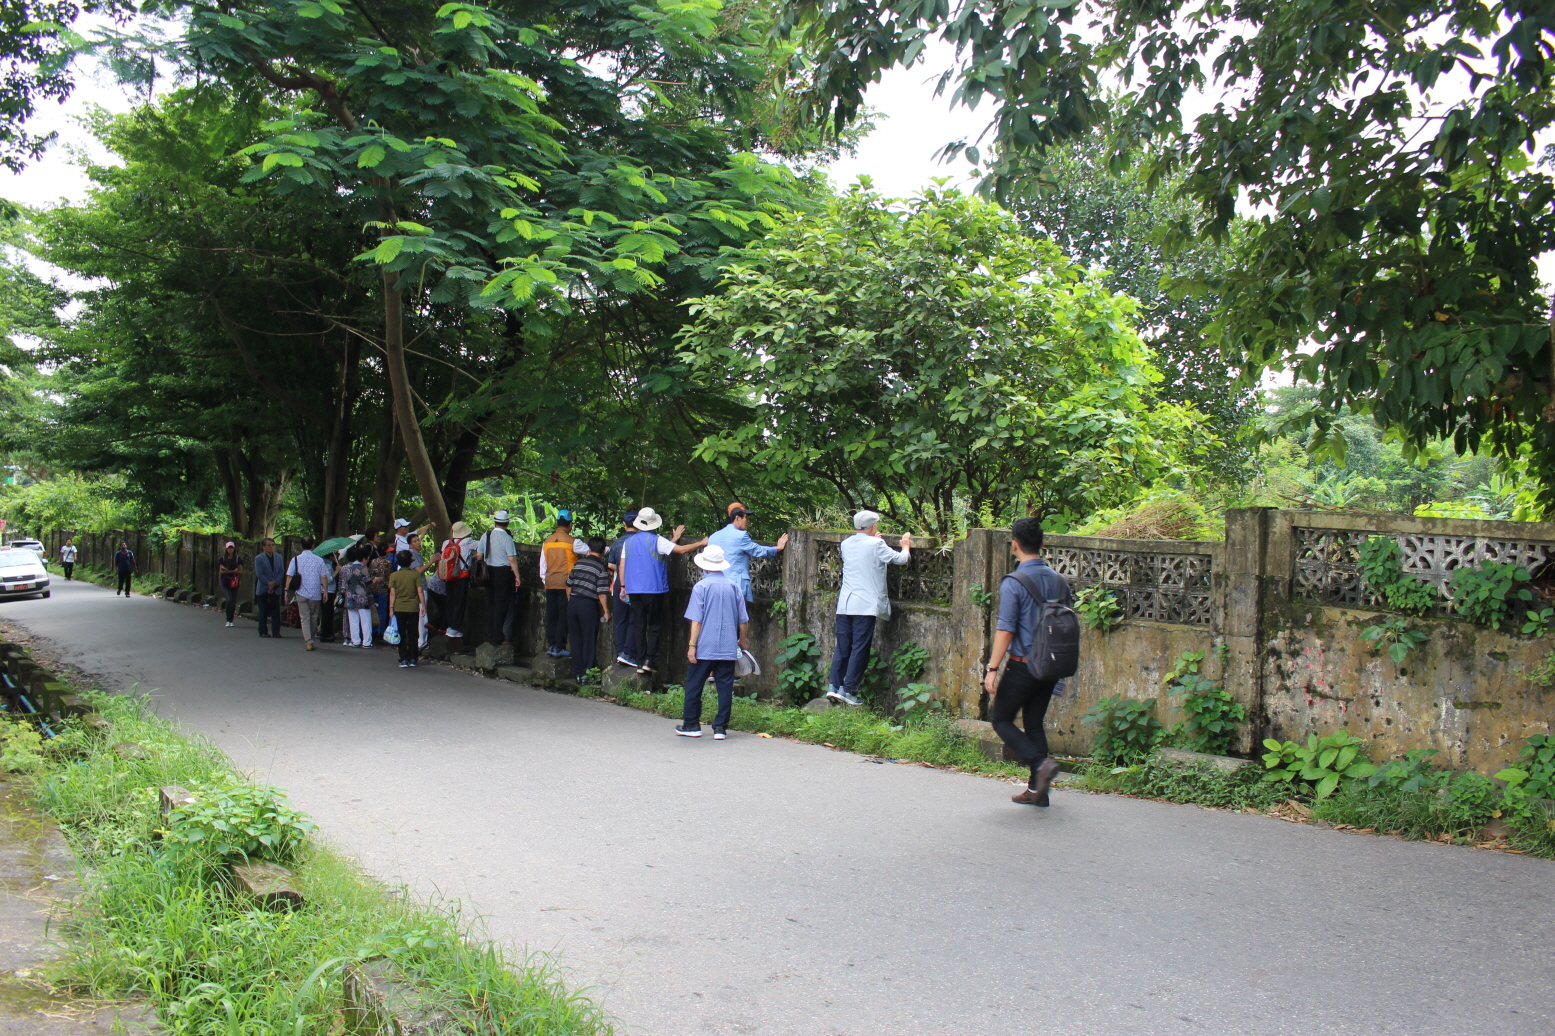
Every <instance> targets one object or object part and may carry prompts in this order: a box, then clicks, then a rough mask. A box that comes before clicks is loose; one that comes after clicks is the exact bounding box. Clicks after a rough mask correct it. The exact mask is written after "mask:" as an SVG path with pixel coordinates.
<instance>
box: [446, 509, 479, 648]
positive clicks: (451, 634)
mask: <svg viewBox="0 0 1555 1036" xmlns="http://www.w3.org/2000/svg"><path fill="white" fill-rule="evenodd" d="M449 532H450V533H451V538H449V539H447V540H444V541H443V549H442V552H441V553H440V554H439V555H438V559H437V576H438V578H439V579H441V580H442V581H443V583H444V584H445V588H444V591H443V594H444V598H445V602H444V615H443V618H444V620H445V623H446V625H447V629H445V630H444V631H443V635H444V636H446V637H447V638H448V639H449V640H450V641H452V642H453V643H452V644H451V645H450V646H451V647H452V648H453V650H455V651H462V650H464V631H463V630H461V629H460V628H459V627H461V626H463V625H464V609H465V606H466V605H467V604H468V603H469V599H470V565H471V564H473V563H474V561H475V559H476V558H478V557H480V551H479V550H478V549H477V547H476V543H475V540H474V539H473V537H472V534H471V531H470V527H469V526H468V525H466V524H465V523H464V522H454V526H453V528H452V529H450V530H449Z"/></svg>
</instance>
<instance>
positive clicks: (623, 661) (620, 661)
mask: <svg viewBox="0 0 1555 1036" xmlns="http://www.w3.org/2000/svg"><path fill="white" fill-rule="evenodd" d="M636 664H637V663H636V662H633V661H632V660H631V659H630V658H627V657H626V656H625V655H617V656H616V665H624V666H635V665H636Z"/></svg>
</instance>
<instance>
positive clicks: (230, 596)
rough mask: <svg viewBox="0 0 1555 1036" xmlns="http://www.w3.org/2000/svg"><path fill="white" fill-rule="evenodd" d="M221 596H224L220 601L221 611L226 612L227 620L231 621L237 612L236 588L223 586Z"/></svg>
mask: <svg viewBox="0 0 1555 1036" xmlns="http://www.w3.org/2000/svg"><path fill="white" fill-rule="evenodd" d="M221 596H222V597H223V598H224V600H223V601H222V603H221V608H222V611H224V612H226V613H227V621H228V622H231V621H233V619H234V618H236V617H237V614H238V588H237V587H235V586H224V587H222V588H221Z"/></svg>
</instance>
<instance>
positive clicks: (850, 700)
mask: <svg viewBox="0 0 1555 1036" xmlns="http://www.w3.org/2000/svg"><path fill="white" fill-rule="evenodd" d="M827 697H828V698H835V699H836V700H837V701H840V702H842V704H844V705H862V704H864V699H863V698H860V697H859V696H858V695H856V694H849V693H848V692H847V691H845V690H843V689H842V688H840V687H839V688H837V693H836V694H828V695H827Z"/></svg>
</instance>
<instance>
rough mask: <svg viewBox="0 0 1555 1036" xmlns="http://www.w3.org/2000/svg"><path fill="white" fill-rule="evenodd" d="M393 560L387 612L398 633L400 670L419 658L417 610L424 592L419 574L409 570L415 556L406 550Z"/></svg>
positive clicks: (418, 616) (408, 667)
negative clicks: (392, 617)
mask: <svg viewBox="0 0 1555 1036" xmlns="http://www.w3.org/2000/svg"><path fill="white" fill-rule="evenodd" d="M395 560H397V561H398V562H399V565H400V567H399V570H398V571H396V572H393V573H392V574H390V576H389V611H390V612H391V613H393V615H394V625H395V628H396V629H398V630H399V634H400V668H401V669H414V668H415V667H416V659H418V658H420V657H421V629H420V626H421V609H422V608H423V607H425V601H426V598H425V596H424V595H425V594H426V589H425V587H424V584H423V583H422V582H421V573H420V572H417V571H416V570H415V569H414V568H412V567H411V565H412V563H413V562H414V561H415V557H414V556H413V555H412V554H411V553H410V551H408V550H402V551H400V552H399V555H398V556H397V557H396V559H395Z"/></svg>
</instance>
